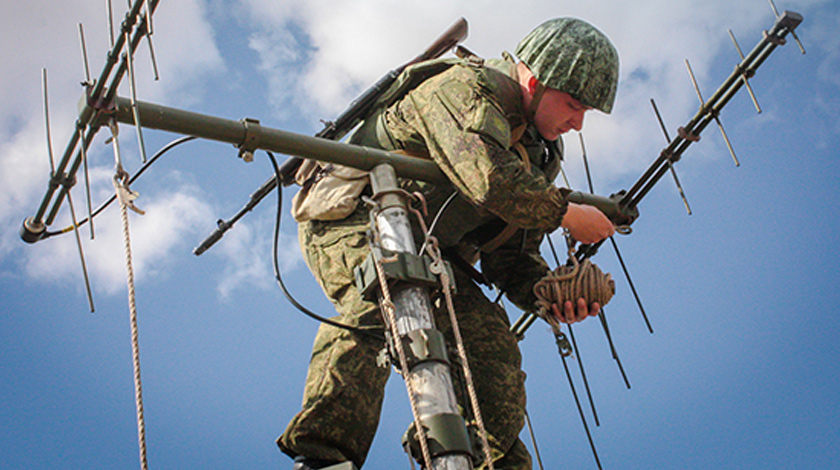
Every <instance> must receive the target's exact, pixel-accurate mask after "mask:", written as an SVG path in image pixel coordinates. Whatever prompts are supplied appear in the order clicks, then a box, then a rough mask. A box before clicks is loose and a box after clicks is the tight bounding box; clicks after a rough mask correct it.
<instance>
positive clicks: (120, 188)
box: [114, 172, 149, 470]
mask: <svg viewBox="0 0 840 470" xmlns="http://www.w3.org/2000/svg"><path fill="white" fill-rule="evenodd" d="M127 176H128V175H127V174H125V173H123V174H122V175H120V174H119V172H118V174H117V175H116V176H115V177H114V187H115V188H116V191H117V199H119V201H120V216H121V218H122V226H123V239H124V241H125V269H126V284H127V286H128V308H129V312H130V320H131V358H132V365H133V368H134V403H135V407H136V409H137V441H138V445H139V448H140V468H141V469H142V470H148V468H149V462H148V459H147V457H146V420H145V418H144V414H143V383H142V381H141V379H140V341H139V335H138V328H137V303H136V301H135V294H134V266H133V263H132V256H131V233H130V229H129V224H128V209H132V210H134V211H135V212H137V213H139V214H143V211H141V210H140V209H138V208H137V207H136V206H135V205H134V202H133V201H134V199H136V198H137V193H135V192H132V191H131V190H130V189H129V188H128V178H127Z"/></svg>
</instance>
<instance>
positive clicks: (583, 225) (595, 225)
mask: <svg viewBox="0 0 840 470" xmlns="http://www.w3.org/2000/svg"><path fill="white" fill-rule="evenodd" d="M560 225H561V226H562V227H563V228H565V229H567V230H568V231H569V234H570V235H571V236H572V237H573V238H574V239H575V240H577V241H579V242H581V243H587V244H591V243H598V242H599V241H601V240H603V239H605V238H608V237H610V236H612V234H614V233H615V226H614V225H613V223H612V221H610V219H608V218H607V216H605V215H604V213H603V212H601V211H599V210H598V209H596V208H594V207H592V206H587V205H583V204H575V203H569V207H568V209H567V210H566V215H565V216H563V223H561V224H560Z"/></svg>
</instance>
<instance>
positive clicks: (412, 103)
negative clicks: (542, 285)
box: [352, 60, 566, 310]
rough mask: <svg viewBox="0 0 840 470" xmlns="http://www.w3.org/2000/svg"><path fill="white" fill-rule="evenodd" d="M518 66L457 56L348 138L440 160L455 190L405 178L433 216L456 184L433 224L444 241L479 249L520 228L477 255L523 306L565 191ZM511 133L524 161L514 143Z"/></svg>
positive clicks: (542, 269) (541, 267) (540, 270)
mask: <svg viewBox="0 0 840 470" xmlns="http://www.w3.org/2000/svg"><path fill="white" fill-rule="evenodd" d="M515 73H516V72H515V65H514V63H513V62H512V61H510V60H504V61H503V60H489V61H486V62H484V61H476V60H462V61H455V62H454V64H452V65H451V66H449V67H448V68H446V69H445V70H444V71H443V72H441V73H438V74H436V75H434V76H432V77H430V78H428V79H426V80H425V81H423V82H422V83H420V84H419V85H417V86H416V87H414V88H412V89H411V90H410V91H408V92H407V93H406V94H405V95H404V96H403V97H401V98H400V99H398V100H397V101H396V102H394V103H393V104H391V105H390V106H388V107H387V108H385V109H383V110H381V111H380V112H379V113H377V114H375V115H374V116H372V117H371V118H369V119H368V121H367V122H366V123H365V125H364V126H363V127H362V128H361V129H360V130H359V131H357V132H356V134H355V135H354V136H353V139H352V142H354V143H359V144H362V145H372V146H377V147H381V148H385V149H389V150H403V151H405V152H407V153H409V154H415V155H422V156H425V157H428V158H431V159H433V160H434V161H435V163H437V164H438V166H439V167H440V168H441V170H442V171H443V173H444V174H446V176H447V177H448V178H449V180H450V181H451V182H452V186H454V189H453V187H440V186H434V185H431V184H429V183H424V182H419V181H404V182H403V186H404V187H405V188H406V189H408V190H410V191H417V190H419V191H421V192H422V193H423V194H424V195H425V196H426V199H427V202H428V205H429V210H430V216H429V217H430V219H431V218H434V216H435V215H436V214H438V212H439V210H440V208H441V207H442V206H443V204H444V202H445V201H446V199H448V198H449V196H450V195H451V194H452V193H453V191H455V190H457V192H458V196H457V197H456V198H455V199H454V200H453V201H452V202H451V203H450V204H448V205H447V207H446V209H445V210H444V211H443V212H441V213H440V220H439V221H438V222H437V224H436V225H435V229H434V235H435V236H436V237H437V238H438V240H439V241H440V243H441V245H442V246H444V247H453V246H459V247H461V248H463V247H464V246H467V247H475V248H478V247H481V246H482V245H483V244H485V243H486V242H487V241H488V240H490V239H492V238H493V237H495V236H496V235H498V234H499V232H500V231H501V230H502V229H503V228H505V226H506V225H508V224H510V225H513V226H514V227H516V228H519V229H520V230H519V231H518V233H516V234H515V235H514V236H512V237H510V239H509V240H508V241H507V242H506V243H505V244H504V245H502V246H500V247H498V248H496V249H494V250H493V251H492V252H482V253H481V255H480V257H481V261H482V270H483V271H484V274H485V276H486V277H487V278H488V279H489V280H491V281H492V282H493V283H494V284H496V285H497V286H499V287H500V288H501V289H503V290H504V291H505V292H506V294H507V296H508V298H510V299H511V301H513V302H514V303H515V304H517V305H518V306H519V307H521V308H523V309H526V310H530V309H532V308H533V301H534V300H535V299H534V296H533V294H532V292H531V287H532V285H533V284H534V282H536V281H537V280H539V279H540V278H542V277H543V276H544V275H545V273H546V272H547V271H548V267H547V265H546V263H545V261H544V260H543V259H542V257H541V256H540V255H539V245H540V240H541V239H542V237H543V235H544V234H546V233H548V232H552V231H554V230H555V229H557V228H558V227H559V225H560V222H561V221H562V219H563V215H564V214H565V211H566V201H565V192H564V191H565V190H562V189H560V188H557V187H556V186H554V184H553V180H554V178H555V177H556V176H557V171H558V169H559V158H560V155H559V154H558V153H557V152H553V153H552V152H548V151H547V149H546V146H545V144H544V143H543V142H542V140H541V139H539V138H537V133H536V130H535V129H534V128H533V127H532V126H529V125H528V124H527V122H526V119H525V110H524V109H523V105H522V96H521V91H520V87H519V84H518V82H517V81H516V79H515ZM517 141H518V142H520V143H521V144H522V145H523V146H524V148H525V149H526V151H527V154H528V159H529V161H528V162H525V161H524V159H523V158H522V157H521V156H520V154H519V153H517V152H516V151H515V150H514V149H513V148H512V144H513V143H514V142H517ZM475 251H477V250H475Z"/></svg>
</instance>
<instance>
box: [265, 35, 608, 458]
mask: <svg viewBox="0 0 840 470" xmlns="http://www.w3.org/2000/svg"><path fill="white" fill-rule="evenodd" d="M515 54H516V56H517V57H518V58H519V61H518V62H517V61H515V60H514V59H513V58H512V57H511V56H510V55H509V54H505V58H504V59H502V60H487V61H484V60H481V59H478V58H475V57H472V58H466V59H440V60H435V61H430V62H427V63H421V64H418V65H416V66H413V67H410V68H408V69H406V71H404V72H403V75H402V76H401V79H400V80H399V81H398V82H397V84H395V85H394V86H393V87H392V89H391V90H389V91H388V92H387V93H386V98H383V100H382V105H381V106H380V108H379V109H378V111H377V112H375V113H373V115H372V116H371V117H369V118H368V119H366V121H365V122H364V124H363V125H362V126H361V127H360V129H359V130H357V131H356V133H354V135H353V137H352V139H351V142H353V143H357V144H360V145H367V146H373V147H379V148H384V149H388V150H395V151H403V152H405V153H407V154H409V155H414V156H422V157H425V158H431V159H433V160H434V161H435V163H437V164H438V166H439V167H440V169H441V170H442V171H443V173H444V174H445V175H446V176H447V177H448V178H449V180H450V181H451V186H449V185H446V186H445V187H444V185H436V186H435V185H431V184H428V183H423V182H419V181H408V180H406V181H402V182H401V184H402V185H403V187H405V188H406V189H407V190H409V191H420V192H421V193H423V194H424V196H425V199H426V200H427V203H428V205H429V208H430V211H429V212H430V216H429V218H430V219H431V218H433V217H435V216H437V217H438V218H439V221H438V222H437V224H436V225H435V228H434V232H433V235H434V236H435V237H437V239H438V240H439V242H440V246H441V247H442V248H443V249H444V251H445V252H446V253H447V254H448V255H449V256H450V258H451V259H452V260H453V270H454V275H455V283H456V285H457V294H456V296H455V309H456V312H457V313H458V319H459V324H460V328H461V331H462V334H463V336H464V342H465V347H466V349H467V355H468V358H469V363H470V365H471V368H472V374H473V376H474V377H475V378H476V388H477V392H478V396H479V405H480V409H481V411H482V414H483V417H484V421H485V425H486V428H487V431H488V434H489V440H490V444H491V448H492V454H493V459H494V466H495V468H497V469H530V468H531V459H530V456H529V454H528V452H527V450H526V449H525V446H524V444H523V443H522V442H521V441H520V440H519V437H518V436H519V433H520V431H521V429H522V426H523V425H524V410H525V388H524V381H525V374H524V372H522V371H521V369H520V365H521V357H520V353H519V349H518V346H517V340H516V338H515V337H514V336H513V334H511V333H510V331H509V322H508V319H507V316H506V315H505V313H504V312H503V311H502V310H501V308H500V307H499V306H498V305H497V304H495V303H493V302H491V301H490V300H488V299H487V298H486V296H485V295H484V294H483V293H482V291H481V290H480V288H479V286H478V285H477V283H476V279H475V278H479V276H477V275H476V274H475V272H474V271H473V270H472V269H471V268H468V267H466V266H469V265H471V264H473V263H475V262H476V261H477V260H479V259H480V261H481V270H482V271H483V278H484V279H486V280H489V281H490V282H492V283H493V284H494V285H495V286H497V287H498V288H499V289H500V290H501V291H503V292H504V293H505V295H506V296H507V297H508V299H509V300H510V301H511V302H512V303H514V304H515V305H517V306H518V307H519V308H522V309H523V310H526V311H533V310H534V303H535V300H536V298H535V296H534V294H533V291H532V287H533V285H534V283H535V282H537V281H539V280H540V279H541V278H542V277H544V276H545V275H546V274H547V273H548V272H549V268H548V266H547V264H546V262H545V261H544V260H543V259H542V257H541V256H540V254H539V245H540V241H541V240H542V238H543V236H545V234H547V233H550V232H553V231H554V230H556V229H557V228H559V227H563V228H565V229H566V230H568V231H569V233H570V235H571V236H572V237H574V238H575V239H576V240H578V241H580V242H583V243H595V242H598V241H600V240H603V239H605V238H607V237H609V236H610V235H612V234H613V231H614V227H613V225H612V223H611V222H610V221H609V220H608V219H607V218H606V217H605V216H604V215H603V214H601V212H599V211H598V210H596V209H593V208H591V207H588V206H579V205H576V204H571V203H567V201H566V199H565V196H566V195H567V190H565V189H561V188H558V187H556V186H554V184H553V181H554V179H555V177H556V176H557V173H558V171H559V164H560V162H559V160H560V158H561V157H562V155H561V152H562V139H561V138H560V136H561V135H562V134H563V133H565V132H568V131H570V130H572V129H574V130H580V129H581V127H582V126H583V120H584V114H585V113H586V112H587V111H589V110H591V109H598V110H600V111H602V112H604V113H610V112H611V110H612V105H613V101H614V99H615V94H616V87H617V83H618V54H617V52H616V50H615V48H614V47H613V45H612V43H611V42H610V40H609V39H608V38H607V37H606V36H605V35H604V34H603V33H601V32H600V31H599V30H597V29H596V28H594V27H593V26H592V25H590V24H588V23H586V22H584V21H581V20H578V19H572V18H560V19H554V20H549V21H547V22H545V23H543V24H542V25H540V26H539V27H537V28H536V29H534V30H533V31H532V32H531V33H530V34H529V35H528V36H526V37H525V39H523V40H522V41H521V42H520V43H519V45H518V47H517V48H516V51H515ZM301 171H302V172H303V174H302V173H299V175H298V176H299V177H302V178H304V179H306V177H307V176H308V174H307V171H306V170H305V169H302V170H301ZM321 176H323V173H322V175H321ZM310 182H311V181H310ZM367 190H368V183H367V180H366V179H365V176H364V174H363V173H361V172H358V171H356V170H351V169H347V168H336V169H335V170H334V171H332V172H330V173H329V174H328V175H327V176H325V177H320V178H317V181H316V182H315V183H314V184H307V185H306V186H304V189H302V190H301V192H300V193H299V194H298V195H297V196H296V199H295V204H294V206H295V207H294V209H293V211H294V213H295V217H296V219H297V220H298V221H299V222H300V225H299V237H300V244H301V247H302V249H303V252H304V257H305V259H306V262H307V264H308V266H309V268H310V269H311V270H312V272H313V274H314V275H315V276H316V278H317V279H318V281H319V283H320V285H321V287H322V288H323V290H324V292H325V293H326V295H327V296H328V297H329V299H330V300H331V301H332V302H333V304H334V305H335V308H336V310H337V311H338V313H339V315H340V317H339V320H340V321H341V322H343V323H345V324H348V325H352V326H354V327H357V328H359V329H368V330H370V329H377V328H378V329H381V328H382V324H383V322H382V319H381V316H380V313H379V308H378V306H377V305H376V304H375V303H372V302H368V301H365V300H363V299H362V297H361V295H360V294H359V292H358V291H357V289H356V287H355V285H354V276H353V269H354V268H355V267H356V266H358V265H359V264H361V263H362V262H363V261H364V259H365V258H366V256H367V254H368V252H369V250H370V249H369V246H368V239H367V236H366V232H367V231H368V228H369V221H370V219H369V216H368V210H367V208H365V207H364V204H359V199H360V196H361V194H363V193H364V192H365V191H367ZM453 193H454V195H453ZM450 196H452V198H451V200H449V201H447V200H448V199H450ZM428 222H430V221H428ZM428 222H427V223H428ZM415 232H416V231H415ZM415 236H416V238H418V239H419V240H422V234H420V233H416V234H415ZM464 260H466V262H464ZM471 272H472V277H471ZM435 305H436V306H438V305H440V303H439V302H435ZM444 309H445V307H444ZM599 309H600V306H599V305H598V304H597V303H592V304H589V303H588V302H587V301H586V299H578V301H577V303H576V305H573V304H572V302H566V304H565V305H563V306H557V308H556V309H554V312H555V313H556V314H557V316H558V319H559V320H560V321H562V322H565V323H573V322H577V321H581V320H584V319H586V318H587V317H589V316H595V315H597V313H598V311H599ZM437 310H441V311H440V312H438V311H436V312H435V321H436V323H437V328H438V329H439V330H441V331H442V332H444V334H445V335H447V338H450V341H451V325H450V324H449V319H448V316H447V315H446V314H445V312H444V311H443V309H441V308H437ZM383 346H384V344H383V343H382V341H377V340H375V339H372V338H371V337H370V336H369V335H363V334H360V333H358V332H354V331H346V330H343V329H338V328H335V327H332V326H328V325H322V326H321V328H320V329H319V331H318V334H317V337H316V339H315V344H314V346H313V352H312V359H311V362H310V365H309V373H308V376H307V379H306V387H305V391H304V400H303V408H302V410H301V411H300V412H299V413H298V414H297V415H296V416H295V417H294V418H293V420H292V422H291V423H290V424H289V425H288V428H287V429H286V431H285V433H284V434H283V435H282V436H281V437H280V438H279V439H278V441H277V443H278V445H279V446H280V448H281V449H282V450H283V452H285V453H287V454H288V455H290V456H292V457H294V458H295V465H294V467H293V468H294V470H306V469H317V468H325V467H329V466H331V465H333V464H336V463H340V462H346V461H351V462H352V463H353V464H355V465H356V466H357V467H361V466H362V464H363V463H364V461H365V459H366V458H367V453H368V450H369V448H370V444H371V441H372V440H373V436H374V433H375V431H376V427H377V424H378V420H379V414H380V410H381V404H382V399H383V393H384V386H385V382H386V380H387V378H388V376H389V375H390V371H389V370H388V369H387V368H385V367H382V366H379V365H377V360H376V358H377V355H378V354H379V352H380V351H381V350H382V349H383ZM456 388H457V387H456ZM459 398H462V397H459ZM462 403H464V404H466V402H465V401H462Z"/></svg>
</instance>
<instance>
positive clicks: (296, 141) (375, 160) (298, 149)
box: [116, 97, 449, 184]
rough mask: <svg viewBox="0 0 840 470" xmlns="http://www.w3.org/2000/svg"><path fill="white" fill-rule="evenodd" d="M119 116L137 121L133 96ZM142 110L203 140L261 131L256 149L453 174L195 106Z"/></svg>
mask: <svg viewBox="0 0 840 470" xmlns="http://www.w3.org/2000/svg"><path fill="white" fill-rule="evenodd" d="M116 103H117V112H116V118H117V120H118V121H119V122H121V123H124V124H133V117H132V113H131V101H130V100H128V99H126V98H121V97H118V98H117V99H116ZM136 105H137V107H138V110H139V111H140V113H141V114H142V115H143V126H144V127H147V128H151V129H158V130H164V131H170V132H176V133H179V134H184V135H191V136H195V137H201V138H204V139H209V140H215V141H218V142H227V143H230V144H233V145H237V146H240V145H242V144H243V143H244V142H245V140H246V132H251V133H256V136H253V137H254V138H253V140H254V141H255V142H256V145H255V146H254V147H255V148H254V149H253V150H256V149H263V150H269V151H272V152H277V153H282V154H285V155H292V156H296V157H302V158H310V159H313V160H318V161H322V162H326V163H335V164H339V165H345V166H351V167H354V168H358V169H360V170H365V171H371V170H373V168H374V167H376V166H377V165H379V164H382V163H388V164H389V165H391V166H393V167H394V169H396V170H397V172H398V173H399V175H400V176H401V177H406V178H411V179H419V180H423V181H428V182H431V183H437V184H442V183H443V184H448V181H449V180H448V179H447V178H446V176H444V174H443V172H441V171H440V169H439V168H438V167H437V165H435V163H434V162H432V161H431V160H425V159H422V158H416V157H408V156H405V155H398V154H395V153H391V152H386V151H384V150H380V149H375V148H371V147H362V146H359V145H351V144H346V143H341V142H335V141H332V140H327V139H321V138H318V137H311V136H308V135H302V134H296V133H293V132H288V131H284V130H280V129H273V128H269V127H264V126H253V125H251V126H248V129H246V125H245V123H244V122H243V121H234V120H230V119H223V118H218V117H214V116H208V115H203V114H198V113H193V112H190V111H184V110H180V109H175V108H169V107H165V106H160V105H155V104H151V103H147V102H143V101H137V102H136Z"/></svg>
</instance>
